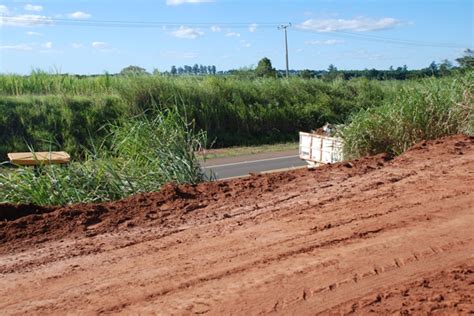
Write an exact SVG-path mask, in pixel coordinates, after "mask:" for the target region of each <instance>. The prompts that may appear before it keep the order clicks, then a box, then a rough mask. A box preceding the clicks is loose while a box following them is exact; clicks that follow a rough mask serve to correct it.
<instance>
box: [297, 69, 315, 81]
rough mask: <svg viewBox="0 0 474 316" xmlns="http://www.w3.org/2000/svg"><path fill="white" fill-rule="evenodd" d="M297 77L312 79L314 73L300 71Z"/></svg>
mask: <svg viewBox="0 0 474 316" xmlns="http://www.w3.org/2000/svg"><path fill="white" fill-rule="evenodd" d="M299 76H300V77H301V78H303V79H311V78H313V77H314V73H313V72H312V71H311V70H309V69H305V70H302V71H300V73H299Z"/></svg>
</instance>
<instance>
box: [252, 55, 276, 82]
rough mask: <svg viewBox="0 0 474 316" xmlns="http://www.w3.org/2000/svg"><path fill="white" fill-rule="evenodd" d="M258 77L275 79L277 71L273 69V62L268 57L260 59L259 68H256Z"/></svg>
mask: <svg viewBox="0 0 474 316" xmlns="http://www.w3.org/2000/svg"><path fill="white" fill-rule="evenodd" d="M255 74H256V75H257V77H275V76H276V70H275V68H273V67H272V62H271V61H270V59H268V58H267V57H264V58H262V59H260V61H259V62H258V65H257V68H255Z"/></svg>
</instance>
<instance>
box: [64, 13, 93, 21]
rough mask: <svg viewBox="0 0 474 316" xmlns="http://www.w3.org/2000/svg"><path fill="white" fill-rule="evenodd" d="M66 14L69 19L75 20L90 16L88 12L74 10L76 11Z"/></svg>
mask: <svg viewBox="0 0 474 316" xmlns="http://www.w3.org/2000/svg"><path fill="white" fill-rule="evenodd" d="M67 16H68V17H69V18H71V19H76V20H83V19H88V18H90V17H91V15H90V14H89V13H86V12H82V11H76V12H73V13H69V14H68V15H67Z"/></svg>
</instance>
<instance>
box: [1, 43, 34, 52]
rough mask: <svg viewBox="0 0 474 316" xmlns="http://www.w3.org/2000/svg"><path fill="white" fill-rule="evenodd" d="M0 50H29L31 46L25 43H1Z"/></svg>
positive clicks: (31, 48)
mask: <svg viewBox="0 0 474 316" xmlns="http://www.w3.org/2000/svg"><path fill="white" fill-rule="evenodd" d="M0 50H14V51H29V50H33V47H31V46H30V45H27V44H17V45H1V46H0Z"/></svg>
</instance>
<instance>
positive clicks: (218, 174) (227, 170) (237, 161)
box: [202, 150, 307, 179]
mask: <svg viewBox="0 0 474 316" xmlns="http://www.w3.org/2000/svg"><path fill="white" fill-rule="evenodd" d="M305 165H307V164H306V162H305V161H304V160H301V159H300V158H299V156H298V151H294V150H292V151H284V152H274V153H263V154H256V155H246V156H238V157H230V158H220V159H212V160H207V161H206V162H203V163H202V168H203V170H204V172H205V173H206V175H207V176H208V177H210V176H212V175H214V177H215V178H217V179H227V178H234V177H240V176H246V175H248V174H249V173H260V172H268V171H272V170H280V169H291V168H299V167H303V166H305Z"/></svg>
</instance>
